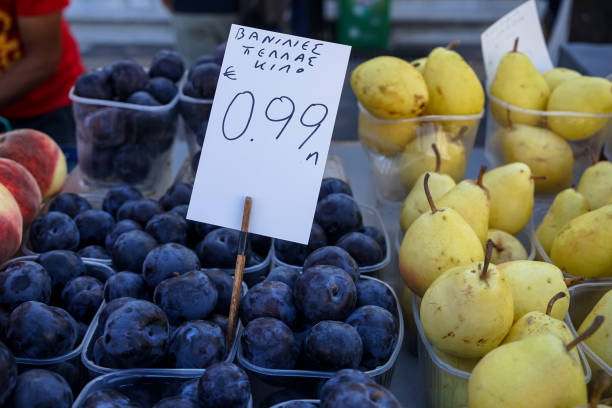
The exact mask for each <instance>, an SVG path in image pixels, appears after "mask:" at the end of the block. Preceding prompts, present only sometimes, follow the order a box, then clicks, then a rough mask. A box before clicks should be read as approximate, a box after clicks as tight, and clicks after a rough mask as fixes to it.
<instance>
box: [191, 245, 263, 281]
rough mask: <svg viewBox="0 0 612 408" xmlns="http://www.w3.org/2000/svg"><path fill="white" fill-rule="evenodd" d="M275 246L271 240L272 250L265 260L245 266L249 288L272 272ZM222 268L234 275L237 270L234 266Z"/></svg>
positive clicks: (245, 279)
mask: <svg viewBox="0 0 612 408" xmlns="http://www.w3.org/2000/svg"><path fill="white" fill-rule="evenodd" d="M273 248H274V242H271V244H270V250H269V251H268V255H266V258H265V259H264V260H263V262H261V263H259V264H257V265H253V266H249V267H245V268H244V275H243V276H242V281H243V283H245V284H246V285H247V286H248V287H249V288H250V287H252V286H253V285H257V284H258V283H259V282H262V281H263V280H264V279H266V276H268V272H270V263H271V262H272V251H273ZM202 269H203V270H207V269H219V268H202ZM222 270H223V271H225V272H227V273H228V274H230V275H232V276H234V272H235V271H236V270H235V269H234V268H231V269H222Z"/></svg>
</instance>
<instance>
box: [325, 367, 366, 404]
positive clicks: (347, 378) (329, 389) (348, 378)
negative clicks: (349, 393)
mask: <svg viewBox="0 0 612 408" xmlns="http://www.w3.org/2000/svg"><path fill="white" fill-rule="evenodd" d="M344 383H361V384H376V382H374V380H373V379H372V377H370V376H369V375H367V374H366V373H364V372H363V371H359V370H354V369H352V368H345V369H344V370H340V371H337V372H336V373H335V374H334V375H333V376H332V377H331V378H330V379H329V380H327V381H326V382H325V384H323V386H322V387H321V389H320V390H319V399H320V400H326V399H328V398H329V397H330V396H331V395H332V394H333V393H334V388H335V387H336V386H338V385H339V384H344Z"/></svg>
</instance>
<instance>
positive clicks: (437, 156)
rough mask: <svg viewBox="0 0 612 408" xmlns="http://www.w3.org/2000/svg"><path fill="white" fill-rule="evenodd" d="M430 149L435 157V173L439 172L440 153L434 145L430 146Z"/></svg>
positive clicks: (440, 163)
mask: <svg viewBox="0 0 612 408" xmlns="http://www.w3.org/2000/svg"><path fill="white" fill-rule="evenodd" d="M431 148H432V149H433V151H434V154H435V155H436V173H439V172H440V166H442V158H441V157H440V151H439V150H438V146H436V144H435V143H432V144H431Z"/></svg>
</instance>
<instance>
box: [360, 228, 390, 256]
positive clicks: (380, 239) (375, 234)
mask: <svg viewBox="0 0 612 408" xmlns="http://www.w3.org/2000/svg"><path fill="white" fill-rule="evenodd" d="M361 232H363V233H364V234H366V235H367V236H369V237H370V238H373V239H374V241H376V242H377V243H378V245H380V249H381V250H382V252H383V255H384V254H386V253H387V241H386V239H385V234H384V233H383V232H382V231H381V230H380V229H378V228H376V227H372V226H368V227H363V231H361Z"/></svg>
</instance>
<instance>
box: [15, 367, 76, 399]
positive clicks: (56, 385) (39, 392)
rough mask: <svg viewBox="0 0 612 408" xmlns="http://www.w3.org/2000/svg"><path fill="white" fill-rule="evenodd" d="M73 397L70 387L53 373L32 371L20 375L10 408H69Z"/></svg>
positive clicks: (59, 376)
mask: <svg viewBox="0 0 612 408" xmlns="http://www.w3.org/2000/svg"><path fill="white" fill-rule="evenodd" d="M72 401H73V396H72V391H71V390H70V386H69V385H68V383H67V382H66V380H65V379H64V377H62V376H61V375H59V374H57V373H54V372H53V371H48V370H41V369H34V370H29V371H25V372H23V373H21V374H20V375H19V378H18V379H17V385H16V386H15V389H14V391H13V395H12V396H11V398H10V399H9V401H8V406H9V407H11V408H70V407H71V406H72Z"/></svg>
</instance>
